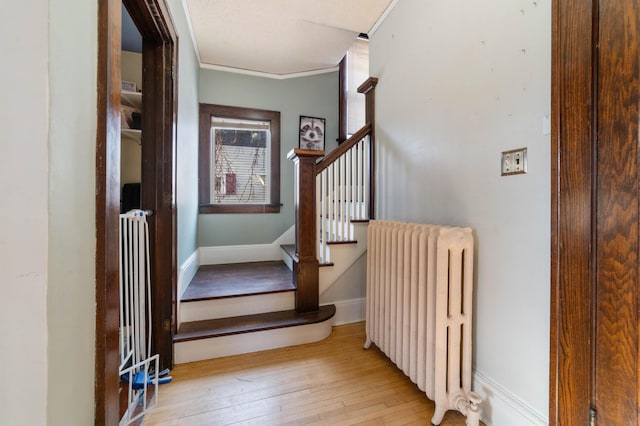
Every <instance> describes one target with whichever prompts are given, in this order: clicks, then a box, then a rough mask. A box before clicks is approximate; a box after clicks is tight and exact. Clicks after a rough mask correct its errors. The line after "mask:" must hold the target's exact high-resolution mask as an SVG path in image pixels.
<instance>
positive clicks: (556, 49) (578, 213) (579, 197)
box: [549, 0, 595, 425]
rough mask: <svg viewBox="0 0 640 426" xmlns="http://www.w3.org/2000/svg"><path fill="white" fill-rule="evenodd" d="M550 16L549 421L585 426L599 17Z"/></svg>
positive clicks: (564, 12) (569, 6)
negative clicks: (596, 21) (595, 54)
mask: <svg viewBox="0 0 640 426" xmlns="http://www.w3.org/2000/svg"><path fill="white" fill-rule="evenodd" d="M552 14H553V18H552V28H553V34H552V40H553V41H552V120H551V121H552V130H551V134H552V137H551V173H552V177H551V182H552V187H551V208H552V212H551V330H550V336H551V345H550V346H551V354H550V384H549V401H550V407H549V423H550V425H570V424H576V425H577V424H585V425H586V424H589V422H590V418H589V408H590V401H591V395H592V392H593V383H592V377H591V371H592V351H593V347H592V345H591V343H590V342H591V336H592V331H593V330H592V324H593V321H594V317H593V315H594V313H593V299H592V298H593V287H594V285H595V277H594V274H593V253H592V251H591V247H593V239H594V236H593V232H594V230H593V226H594V222H593V220H594V218H593V216H592V211H593V209H594V203H593V181H594V180H595V166H594V163H593V156H594V152H593V131H594V130H593V125H594V117H593V115H594V111H593V109H592V107H591V105H592V102H593V100H594V93H593V80H592V78H593V76H592V74H593V66H594V64H593V52H592V48H591V43H592V38H593V34H592V30H593V28H592V25H593V20H594V16H593V7H592V4H591V2H590V1H589V2H585V1H580V0H567V1H557V2H555V3H554V6H553V12H552ZM561 153H562V155H560V154H561ZM569 300H576V301H579V302H578V303H568V301H569Z"/></svg>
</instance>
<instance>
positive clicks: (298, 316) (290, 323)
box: [173, 305, 336, 343]
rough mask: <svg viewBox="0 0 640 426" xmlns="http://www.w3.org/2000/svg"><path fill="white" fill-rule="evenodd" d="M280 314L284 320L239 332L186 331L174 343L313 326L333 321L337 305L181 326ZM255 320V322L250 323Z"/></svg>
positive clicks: (178, 335) (246, 319) (257, 325)
mask: <svg viewBox="0 0 640 426" xmlns="http://www.w3.org/2000/svg"><path fill="white" fill-rule="evenodd" d="M278 314H280V315H282V318H280V319H276V320H271V321H270V322H269V321H265V322H263V323H256V324H255V325H254V326H253V327H250V326H245V325H242V326H240V327H241V328H239V329H237V330H232V329H231V327H225V329H224V331H219V332H216V331H215V329H213V328H209V329H205V330H199V331H198V330H194V331H186V332H180V331H178V333H176V334H175V335H174V336H173V342H174V343H181V342H188V341H193V340H202V339H210V338H215V337H223V336H232V335H236V334H246V333H254V332H260V331H269V330H276V329H279V328H288V327H296V326H301V325H311V324H317V323H321V322H324V321H327V320H329V319H331V318H332V317H333V316H335V314H336V307H335V305H323V306H320V309H319V310H318V311H316V312H306V313H296V312H295V310H287V311H277V312H268V313H262V314H253V315H242V316H238V317H231V318H219V319H213V320H201V321H192V322H188V323H183V324H181V326H180V327H181V328H183V327H184V326H185V325H186V324H200V325H202V326H204V325H205V323H209V324H216V323H219V324H222V323H225V322H227V323H228V322H229V321H230V320H234V319H236V320H238V321H239V322H241V323H242V322H245V323H247V322H255V321H259V320H260V319H265V318H269V317H274V316H278ZM286 315H293V319H291V318H286V317H285V316H286ZM305 316H306V317H310V316H317V317H316V318H305ZM249 320H253V321H249ZM182 335H184V336H182Z"/></svg>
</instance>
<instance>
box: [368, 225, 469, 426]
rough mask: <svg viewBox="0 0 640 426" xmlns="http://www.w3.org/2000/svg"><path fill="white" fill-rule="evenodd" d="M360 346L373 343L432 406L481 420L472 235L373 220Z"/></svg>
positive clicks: (437, 418) (437, 416)
mask: <svg viewBox="0 0 640 426" xmlns="http://www.w3.org/2000/svg"><path fill="white" fill-rule="evenodd" d="M368 242H369V246H368V251H367V310H366V332H367V341H366V343H365V348H368V347H369V346H370V345H371V343H375V344H376V346H378V348H379V349H380V350H381V351H382V352H384V353H385V354H386V355H387V356H388V357H389V358H390V359H391V361H393V362H394V363H395V364H396V365H397V366H398V368H399V369H401V370H402V371H403V372H404V374H406V375H407V376H408V377H409V378H410V379H411V381H413V382H414V383H416V384H417V385H418V387H419V388H420V390H422V391H424V392H425V393H426V394H427V397H429V399H431V400H433V401H434V402H435V406H436V409H435V413H434V416H433V418H432V420H431V422H432V423H433V424H435V425H438V424H440V422H441V421H442V419H443V417H444V414H445V413H446V412H447V411H448V410H458V411H460V412H461V413H462V414H463V415H465V416H466V417H467V425H469V426H477V425H478V424H479V420H480V411H479V404H480V402H481V399H480V396H479V395H478V394H476V393H475V392H472V391H471V357H472V347H471V346H472V317H473V315H472V313H473V254H474V253H473V250H474V248H473V234H472V232H471V229H469V228H458V227H449V226H436V225H424V224H415V223H405V222H393V221H382V220H372V221H371V222H370V223H369V229H368Z"/></svg>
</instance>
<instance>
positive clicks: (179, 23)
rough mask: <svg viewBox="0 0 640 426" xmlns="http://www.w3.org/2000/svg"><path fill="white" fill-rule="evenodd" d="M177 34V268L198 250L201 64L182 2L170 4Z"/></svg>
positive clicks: (175, 0) (172, 1)
mask: <svg viewBox="0 0 640 426" xmlns="http://www.w3.org/2000/svg"><path fill="white" fill-rule="evenodd" d="M169 8H170V9H171V15H172V18H173V22H174V24H175V26H176V32H177V33H178V54H179V58H178V129H177V141H176V206H177V211H178V236H177V239H178V266H180V265H182V264H183V263H184V262H185V260H187V259H188V258H189V256H191V254H192V253H193V252H194V251H195V250H196V249H197V244H196V241H197V227H198V69H199V65H198V60H197V57H196V53H195V50H194V48H193V43H192V41H191V35H190V33H189V27H188V25H187V20H186V17H185V13H184V9H183V8H182V1H180V0H170V1H169Z"/></svg>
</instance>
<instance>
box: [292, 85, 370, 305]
mask: <svg viewBox="0 0 640 426" xmlns="http://www.w3.org/2000/svg"><path fill="white" fill-rule="evenodd" d="M377 83H378V79H377V78H374V77H370V78H369V79H368V80H367V81H365V82H364V83H363V84H361V85H360V87H358V92H360V93H363V94H364V95H365V105H366V110H365V123H366V124H365V125H364V126H363V127H362V128H361V129H360V130H358V131H357V132H356V133H355V134H354V135H353V136H351V137H350V138H349V139H347V140H346V141H344V142H343V143H342V144H341V145H340V146H339V147H338V148H337V149H335V150H334V151H332V152H331V153H329V154H328V155H327V156H326V157H325V158H324V159H323V160H321V161H319V162H318V158H320V156H322V154H323V151H314V150H304V149H299V148H296V149H294V150H292V151H291V152H290V153H289V155H288V156H287V158H288V159H289V160H291V161H293V163H294V167H295V179H296V181H295V189H294V191H295V194H294V205H295V220H296V255H295V258H294V259H293V281H294V284H295V285H296V302H295V304H296V311H297V312H313V311H317V310H318V309H319V269H318V268H319V263H318V257H317V252H316V244H317V241H316V240H317V234H316V229H317V227H316V224H317V221H318V220H319V218H318V215H317V210H316V177H317V175H318V173H320V172H321V171H323V170H325V169H326V168H327V167H329V166H330V165H331V164H333V163H334V162H335V161H336V160H337V159H338V158H340V157H341V156H342V155H344V154H345V153H346V152H348V151H349V150H350V149H351V148H353V147H354V146H355V145H356V144H358V143H359V142H360V141H362V139H364V138H365V137H367V136H369V139H370V143H369V144H368V146H369V152H368V157H367V158H368V161H369V163H370V164H369V167H368V168H369V185H368V190H369V197H368V198H369V199H368V201H369V209H368V213H369V218H368V219H373V218H374V210H373V208H374V207H373V206H374V203H375V200H374V194H375V182H374V178H375V124H374V123H375V122H374V117H375V112H374V107H375V87H376V84H377Z"/></svg>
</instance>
